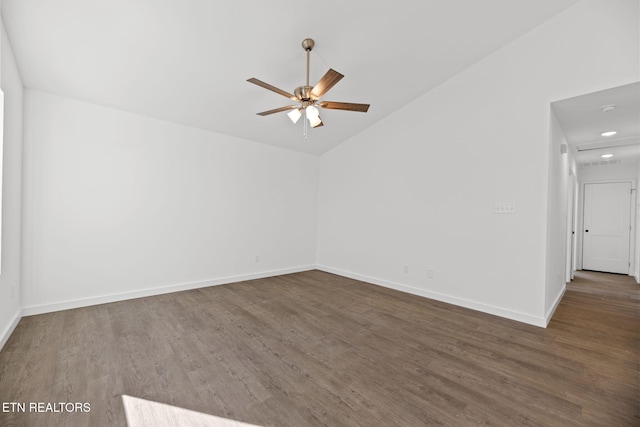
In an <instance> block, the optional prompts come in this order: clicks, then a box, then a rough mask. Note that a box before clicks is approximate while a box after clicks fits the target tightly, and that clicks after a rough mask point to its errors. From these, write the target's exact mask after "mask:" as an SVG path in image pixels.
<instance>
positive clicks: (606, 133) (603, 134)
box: [600, 130, 618, 136]
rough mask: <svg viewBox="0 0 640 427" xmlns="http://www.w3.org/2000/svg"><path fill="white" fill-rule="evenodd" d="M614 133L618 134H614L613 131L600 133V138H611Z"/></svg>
mask: <svg viewBox="0 0 640 427" xmlns="http://www.w3.org/2000/svg"><path fill="white" fill-rule="evenodd" d="M616 133H618V132H616V131H615V130H609V131H606V132H602V133H601V134H600V135H602V136H613V135H615V134H616Z"/></svg>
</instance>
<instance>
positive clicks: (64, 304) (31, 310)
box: [22, 265, 316, 316]
mask: <svg viewBox="0 0 640 427" xmlns="http://www.w3.org/2000/svg"><path fill="white" fill-rule="evenodd" d="M315 268H316V267H315V265H308V266H301V267H292V268H285V269H280V270H270V271H262V272H259V273H250V274H241V275H237V276H227V277H221V278H217V279H211V280H205V281H201V282H192V283H182V284H177V285H169V286H162V287H157V288H148V289H141V290H136V291H130V292H120V293H117V294H109V295H100V296H96V297H90V298H80V299H75V300H69V301H59V302H55V303H50V304H41V305H32V306H29V307H23V308H22V315H23V316H33V315H36V314H44V313H51V312H54V311H61V310H70V309H73V308H79V307H88V306H91V305H98V304H107V303H110V302H116V301H124V300H129V299H135V298H143V297H150V296H154V295H161V294H169V293H172V292H180V291H187V290H190V289H198V288H206V287H209V286H217V285H226V284H229V283H236V282H244V281H246V280H254V279H263V278H265V277H272V276H280V275H283V274H290V273H299V272H301V271H308V270H314V269H315Z"/></svg>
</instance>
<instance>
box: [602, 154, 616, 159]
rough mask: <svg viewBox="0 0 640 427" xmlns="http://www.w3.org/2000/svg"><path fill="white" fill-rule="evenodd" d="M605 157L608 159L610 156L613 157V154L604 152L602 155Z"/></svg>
mask: <svg viewBox="0 0 640 427" xmlns="http://www.w3.org/2000/svg"><path fill="white" fill-rule="evenodd" d="M600 157H602V158H603V159H608V158H609V157H613V154H603V155H602V156H600Z"/></svg>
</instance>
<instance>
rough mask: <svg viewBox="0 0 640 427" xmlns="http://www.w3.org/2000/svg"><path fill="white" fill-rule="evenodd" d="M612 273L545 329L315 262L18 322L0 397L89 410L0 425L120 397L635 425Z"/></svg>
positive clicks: (102, 416)
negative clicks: (317, 267)
mask: <svg viewBox="0 0 640 427" xmlns="http://www.w3.org/2000/svg"><path fill="white" fill-rule="evenodd" d="M599 279H601V280H602V281H603V283H604V285H603V288H602V289H598V288H597V283H598V282H597V281H598V280H599ZM627 279H628V278H625V277H624V276H620V277H617V276H608V275H605V276H602V275H601V274H593V273H586V274H585V275H584V277H580V275H579V277H577V279H576V281H575V282H574V283H572V284H571V287H570V288H569V289H568V290H567V292H566V293H565V297H564V298H563V300H562V301H561V303H560V305H559V306H558V309H557V311H556V314H555V316H554V318H553V320H552V321H551V323H550V325H549V327H548V328H547V329H543V328H537V327H533V326H530V325H526V324H523V323H519V322H514V321H510V320H507V319H503V318H498V317H495V316H491V315H488V314H484V313H479V312H476V311H472V310H468V309H464V308H461V307H456V306H451V305H448V304H445V303H442V302H437V301H432V300H428V299H426V298H421V297H417V296H414V295H409V294H405V293H401V292H397V291H394V290H391V289H386V288H381V287H378V286H374V285H370V284H366V283H362V282H359V281H356V280H352V279H348V278H343V277H339V276H335V275H333V274H329V273H324V272H320V271H309V272H304V273H296V274H289V275H284V276H278V277H272V278H268V279H260V280H253V281H248V282H240V283H234V284H231V285H225V286H215V287H210V288H202V289H195V290H191V291H185V292H178V293H173V294H166V295H159V296H156V297H149V298H140V299H135V300H130V301H121V302H117V303H112V304H105V305H99V306H93V307H85V308H80V309H76V310H68V311H63V312H57V313H50V314H44V315H39V316H31V317H26V318H23V319H22V320H21V321H20V323H19V324H18V326H17V327H16V330H15V332H14V334H13V335H12V336H11V338H10V339H9V341H8V342H7V344H6V345H5V348H4V349H3V350H2V351H1V352H0V402H27V403H28V402H89V403H90V404H91V411H90V412H88V413H66V412H63V413H29V412H26V413H16V412H13V413H11V412H9V413H0V425H2V426H4V425H18V426H45V425H46V426H50V425H53V426H57V425H60V426H62V425H65V426H98V427H100V426H123V425H126V418H125V413H124V407H123V404H122V395H128V396H132V397H138V398H142V399H146V400H149V401H155V402H161V403H166V404H169V405H172V406H177V407H181V408H185V409H189V410H193V411H197V412H202V413H207V414H212V415H216V416H220V417H225V418H228V419H232V420H237V421H241V422H245V423H250V424H255V425H264V426H270V425H271V426H276V425H277V426H301V425H305V426H307V425H308V426H322V425H331V426H341V425H345V426H392V425H393V426H395V425H399V426H418V425H445V426H477V425H495V426H548V425H562V426H610V425H616V426H635V425H638V424H640V413H639V409H638V408H639V403H640V402H639V398H638V396H639V395H640V384H639V373H640V361H639V360H638V348H639V345H640V298H637V297H636V295H640V292H639V289H640V287H636V288H634V287H633V286H631V285H630V283H629V281H628V280H627ZM581 281H582V282H583V283H584V284H586V285H584V286H585V287H584V288H581V287H580V286H581ZM574 288H575V289H578V290H572V289H574Z"/></svg>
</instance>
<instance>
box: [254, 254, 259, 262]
mask: <svg viewBox="0 0 640 427" xmlns="http://www.w3.org/2000/svg"><path fill="white" fill-rule="evenodd" d="M254 261H255V263H256V264H258V263H259V262H260V255H256V256H255V258H254Z"/></svg>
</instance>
